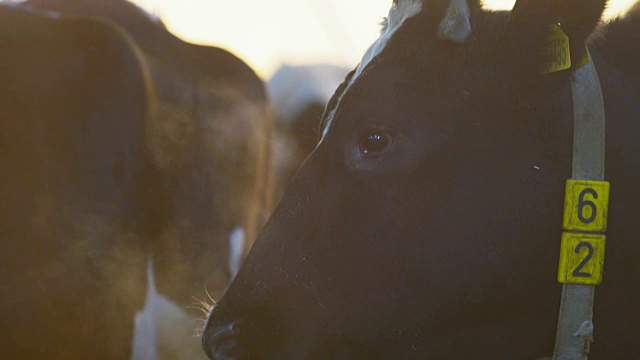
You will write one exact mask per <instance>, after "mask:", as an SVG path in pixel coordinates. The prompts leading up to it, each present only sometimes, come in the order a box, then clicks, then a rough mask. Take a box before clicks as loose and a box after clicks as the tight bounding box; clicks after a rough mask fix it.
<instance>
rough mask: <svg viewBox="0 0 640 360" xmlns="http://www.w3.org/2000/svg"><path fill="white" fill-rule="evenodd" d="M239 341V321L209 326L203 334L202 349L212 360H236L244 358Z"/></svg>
mask: <svg viewBox="0 0 640 360" xmlns="http://www.w3.org/2000/svg"><path fill="white" fill-rule="evenodd" d="M239 340H240V327H239V323H238V321H232V322H230V323H225V324H221V325H220V324H208V325H207V328H206V329H205V331H204V333H203V334H202V348H203V350H204V352H205V354H207V357H209V359H211V360H235V359H239V358H241V357H242V353H241V351H240V341H239Z"/></svg>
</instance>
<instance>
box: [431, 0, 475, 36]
mask: <svg viewBox="0 0 640 360" xmlns="http://www.w3.org/2000/svg"><path fill="white" fill-rule="evenodd" d="M469 18H470V10H469V4H467V0H450V2H449V7H448V8H447V12H446V13H445V15H444V18H443V19H442V21H441V22H440V26H439V27H438V33H437V35H438V39H440V40H450V41H453V42H455V43H458V44H462V43H463V42H464V41H465V40H467V38H468V37H469V34H471V22H470V20H469Z"/></svg>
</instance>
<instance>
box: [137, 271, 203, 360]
mask: <svg viewBox="0 0 640 360" xmlns="http://www.w3.org/2000/svg"><path fill="white" fill-rule="evenodd" d="M195 327H196V321H195V319H193V318H191V317H190V316H189V315H187V313H186V312H185V311H184V310H182V309H181V308H180V307H179V306H178V305H176V304H175V303H173V302H172V301H171V300H169V299H167V298H166V297H165V296H163V295H162V294H160V293H158V291H157V289H156V283H155V276H154V270H153V262H152V260H149V263H148V266H147V296H146V299H145V304H144V308H143V309H142V311H139V312H138V313H136V315H135V319H134V332H133V349H132V352H131V359H132V360H157V359H195V360H198V359H203V360H204V359H205V357H204V355H203V354H202V351H201V346H200V339H199V338H197V337H194V336H193V332H194V329H195Z"/></svg>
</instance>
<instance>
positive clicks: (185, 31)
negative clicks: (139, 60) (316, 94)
mask: <svg viewBox="0 0 640 360" xmlns="http://www.w3.org/2000/svg"><path fill="white" fill-rule="evenodd" d="M133 2H135V3H137V4H138V5H139V6H141V7H143V8H144V9H146V10H147V11H149V12H151V13H153V14H155V15H157V16H159V17H160V18H162V20H163V21H164V23H165V24H166V26H167V27H168V28H169V29H170V30H171V31H172V32H173V33H174V34H176V35H178V36H180V37H182V38H183V39H184V40H186V41H191V42H195V43H199V44H210V45H216V46H221V47H223V48H226V49H228V50H230V51H232V52H233V53H235V54H236V55H238V56H239V57H241V58H242V59H243V60H245V61H246V62H247V63H249V65H251V66H252V67H253V68H254V69H256V70H257V71H258V73H259V74H260V76H262V77H263V78H264V79H268V78H269V77H270V76H271V75H272V74H273V73H274V72H275V71H276V69H277V68H278V67H279V66H280V65H281V64H282V63H287V64H291V65H305V64H312V63H328V64H333V65H338V66H346V67H349V68H351V67H354V66H355V65H356V64H357V63H358V62H359V60H360V57H361V56H362V54H363V53H364V51H365V50H366V49H367V47H368V46H369V45H370V44H371V43H372V42H373V41H374V40H375V39H376V38H377V35H378V31H379V28H380V21H381V20H382V18H383V17H384V16H386V14H387V11H388V10H389V5H390V4H391V1H390V0H349V1H345V0H269V1H265V0H244V1H229V0H134V1H133ZM514 2H515V0H485V1H484V3H485V6H487V7H489V8H494V9H510V8H511V7H513V4H514ZM633 2H634V0H611V1H610V2H609V3H610V4H609V8H608V10H607V13H606V17H607V18H611V17H614V16H616V15H618V14H620V13H622V12H624V11H625V10H626V9H627V8H628V7H629V6H630V5H631V4H632V3H633Z"/></svg>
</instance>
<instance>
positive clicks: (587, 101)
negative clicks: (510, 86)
mask: <svg viewBox="0 0 640 360" xmlns="http://www.w3.org/2000/svg"><path fill="white" fill-rule="evenodd" d="M572 94H573V118H574V133H573V171H572V180H579V181H582V180H586V181H594V183H595V182H602V181H603V180H604V165H605V114H604V101H603V98H602V89H601V87H600V81H599V80H598V74H597V72H596V68H595V66H594V64H593V61H592V60H591V61H589V62H588V63H587V64H586V65H585V66H582V67H580V68H578V69H577V70H575V73H574V79H573V82H572ZM569 182H571V180H570V181H569ZM607 191H608V183H607ZM567 196H569V195H568V194H567ZM567 198H568V197H567ZM607 198H608V195H607ZM566 206H567V205H566V203H565V207H566ZM605 206H606V205H605ZM595 209H596V208H595V207H594V208H593V209H592V211H593V212H594V213H593V214H594V216H595V211H596V210H595ZM581 211H582V210H581ZM565 216H566V210H565ZM603 216H604V214H603ZM605 221H606V220H605ZM604 226H606V225H604ZM604 226H603V227H602V229H600V230H597V231H596V232H599V233H600V234H601V235H599V236H601V237H602V238H603V239H604V235H602V234H603V233H604V230H605V227H604ZM565 233H566V234H569V233H571V234H577V235H582V234H586V232H585V233H582V232H580V231H570V229H567V228H565ZM563 236H564V235H563ZM586 236H588V235H586ZM602 245H603V247H602V250H601V251H603V252H604V241H603V242H602ZM575 250H576V253H578V252H579V251H578V250H579V247H578V248H576V249H575ZM602 256H604V253H603V255H602ZM574 272H575V270H574ZM559 278H560V276H559ZM594 295H595V286H594V285H585V284H576V283H567V282H564V284H563V286H562V298H561V304H560V311H559V316H558V324H557V330H556V341H555V347H554V353H553V360H584V359H587V356H588V353H589V347H590V345H591V342H592V341H593V329H594V326H593V300H594Z"/></svg>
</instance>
